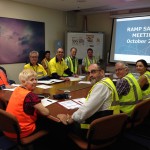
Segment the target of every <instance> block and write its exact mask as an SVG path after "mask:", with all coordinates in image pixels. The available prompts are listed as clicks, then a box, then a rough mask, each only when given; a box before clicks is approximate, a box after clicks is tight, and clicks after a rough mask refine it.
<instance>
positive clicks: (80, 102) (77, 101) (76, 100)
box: [73, 97, 86, 105]
mask: <svg viewBox="0 0 150 150" xmlns="http://www.w3.org/2000/svg"><path fill="white" fill-rule="evenodd" d="M73 101H74V102H76V103H79V104H80V105H82V104H84V103H85V101H86V98H84V97H83V98H76V99H73Z"/></svg>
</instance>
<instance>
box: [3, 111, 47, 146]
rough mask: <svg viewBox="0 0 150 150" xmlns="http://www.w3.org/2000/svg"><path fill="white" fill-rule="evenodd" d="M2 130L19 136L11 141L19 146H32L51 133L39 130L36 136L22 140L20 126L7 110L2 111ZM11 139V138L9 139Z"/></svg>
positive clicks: (32, 135)
mask: <svg viewBox="0 0 150 150" xmlns="http://www.w3.org/2000/svg"><path fill="white" fill-rule="evenodd" d="M0 130H1V131H5V132H10V133H15V134H17V139H11V140H13V141H15V142H16V143H17V144H18V145H20V146H21V145H23V146H24V145H30V144H32V143H33V142H34V141H35V140H37V139H39V138H41V137H43V136H45V135H47V134H48V133H49V132H48V131H47V130H39V131H37V132H35V133H34V134H31V135H29V136H27V137H24V138H20V131H21V130H20V126H19V122H18V120H17V118H16V117H15V116H14V115H12V114H10V113H8V112H6V111H5V110H2V109H0ZM9 139H10V138H9Z"/></svg>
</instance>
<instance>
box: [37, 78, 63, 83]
mask: <svg viewBox="0 0 150 150" xmlns="http://www.w3.org/2000/svg"><path fill="white" fill-rule="evenodd" d="M63 81H64V80H58V79H51V80H40V81H37V83H43V84H54V83H58V82H63Z"/></svg>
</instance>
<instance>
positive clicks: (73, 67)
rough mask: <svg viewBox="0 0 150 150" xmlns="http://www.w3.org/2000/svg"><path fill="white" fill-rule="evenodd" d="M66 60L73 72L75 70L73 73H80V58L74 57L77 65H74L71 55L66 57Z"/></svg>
mask: <svg viewBox="0 0 150 150" xmlns="http://www.w3.org/2000/svg"><path fill="white" fill-rule="evenodd" d="M65 61H66V64H67V66H68V68H70V70H71V72H73V74H77V73H78V59H77V58H75V59H74V61H75V66H73V62H72V59H71V57H70V56H68V57H66V59H65ZM63 76H68V75H67V74H65V73H64V74H63Z"/></svg>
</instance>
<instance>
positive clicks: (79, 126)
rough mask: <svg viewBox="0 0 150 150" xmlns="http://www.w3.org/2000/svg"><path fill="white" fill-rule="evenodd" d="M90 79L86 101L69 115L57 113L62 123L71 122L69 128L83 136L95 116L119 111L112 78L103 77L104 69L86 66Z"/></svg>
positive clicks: (92, 65) (96, 65)
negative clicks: (91, 85) (90, 85)
mask: <svg viewBox="0 0 150 150" xmlns="http://www.w3.org/2000/svg"><path fill="white" fill-rule="evenodd" d="M88 74H89V79H90V81H91V82H92V83H93V84H94V85H93V87H92V88H91V90H90V91H89V93H88V95H87V98H86V101H85V103H84V104H83V105H81V107H80V108H79V109H78V110H77V111H75V112H74V113H73V114H72V115H71V116H70V115H67V114H58V116H57V117H58V118H59V119H60V120H61V121H62V123H64V124H66V125H67V124H72V126H70V128H71V129H70V130H71V131H74V132H75V133H76V134H79V135H80V136H81V137H83V138H85V135H86V132H87V131H88V130H87V129H88V128H89V124H90V123H91V122H92V121H93V120H94V119H96V118H99V117H103V116H107V115H111V114H118V113H120V109H119V108H120V107H119V97H118V93H117V90H116V87H115V85H114V83H113V82H112V80H111V79H110V78H108V77H105V73H104V70H103V69H102V68H101V67H100V66H98V64H91V65H90V66H89V67H88Z"/></svg>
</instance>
